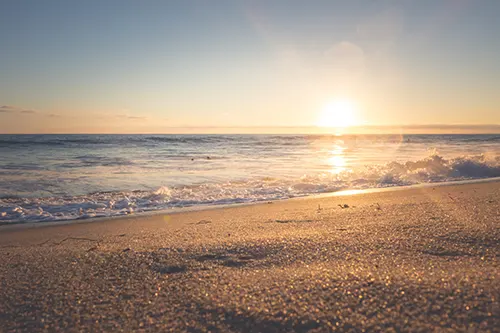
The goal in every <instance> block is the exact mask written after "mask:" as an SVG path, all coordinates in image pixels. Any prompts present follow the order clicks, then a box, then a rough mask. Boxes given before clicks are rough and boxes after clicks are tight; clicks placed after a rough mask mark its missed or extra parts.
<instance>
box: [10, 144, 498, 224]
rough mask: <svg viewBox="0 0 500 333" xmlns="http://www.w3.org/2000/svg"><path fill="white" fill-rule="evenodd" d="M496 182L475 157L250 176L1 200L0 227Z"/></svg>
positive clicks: (489, 162)
mask: <svg viewBox="0 0 500 333" xmlns="http://www.w3.org/2000/svg"><path fill="white" fill-rule="evenodd" d="M490 177H500V157H499V156H498V155H495V154H480V155H474V156H462V157H456V158H451V159H446V158H444V157H442V156H440V155H437V154H436V153H433V154H431V155H430V156H429V157H426V158H424V159H420V160H415V161H407V162H404V163H403V162H395V161H393V162H390V163H386V164H380V165H368V166H363V167H359V168H357V169H356V170H351V169H349V170H344V171H341V172H338V173H330V172H318V173H311V174H306V175H303V176H301V177H290V176H288V177H286V176H283V177H276V176H274V177H249V178H248V179H242V180H239V181H223V182H206V183H202V184H194V185H193V184H190V185H186V186H182V185H177V186H170V187H166V186H161V187H159V188H158V189H156V190H152V191H107V192H95V193H91V194H87V195H75V196H41V197H13V196H11V197H4V198H0V223H1V224H11V223H19V222H40V221H58V220H73V219H83V218H92V217H107V216H119V215H128V214H133V213H141V212H148V211H154V210H163V209H170V208H176V207H187V206H196V205H218V204H231V203H245V202H258V201H267V200H279V199H286V198H292V197H298V196H305V195H311V194H317V193H328V192H335V191H338V190H342V189H366V188H377V187H390V186H401V185H412V184H421V183H432V182H447V181H454V180H466V179H481V178H490Z"/></svg>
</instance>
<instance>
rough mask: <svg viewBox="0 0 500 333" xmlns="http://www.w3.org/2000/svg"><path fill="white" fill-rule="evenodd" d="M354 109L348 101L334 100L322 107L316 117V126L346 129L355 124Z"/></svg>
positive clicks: (352, 104)
mask: <svg viewBox="0 0 500 333" xmlns="http://www.w3.org/2000/svg"><path fill="white" fill-rule="evenodd" d="M355 113H356V108H355V105H354V103H353V102H352V101H350V100H348V99H338V100H334V101H332V102H330V103H328V104H326V105H325V106H324V107H323V110H321V114H320V115H319V117H318V121H317V126H319V127H334V128H346V127H350V126H353V125H355V123H356V117H355Z"/></svg>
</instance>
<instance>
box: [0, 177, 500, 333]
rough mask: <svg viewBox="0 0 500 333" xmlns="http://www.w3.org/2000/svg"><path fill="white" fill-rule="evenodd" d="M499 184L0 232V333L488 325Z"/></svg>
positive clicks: (496, 314) (495, 308) (499, 290)
mask: <svg viewBox="0 0 500 333" xmlns="http://www.w3.org/2000/svg"><path fill="white" fill-rule="evenodd" d="M499 254H500V182H491V183H476V184H467V185H452V186H439V187H426V188H414V189H405V190H397V191H386V192H379V193H368V194H358V195H352V196H333V197H323V198H308V199H300V200H288V201H282V202H274V203H272V204H260V205H252V206H242V207H232V208H224V209H215V210H207V211H199V212H186V213H180V214H171V215H168V216H165V215H157V216H151V217H130V218H124V219H113V220H107V221H99V222H85V223H77V224H69V225H59V226H49V227H31V228H22V229H3V230H2V231H0V258H1V260H0V276H1V279H0V331H5V332H9V331H24V332H38V331H50V332H54V331H120V330H122V331H135V330H142V331H168V330H171V331H190V332H205V331H212V332H218V331H220V332H247V331H248V332H284V331H298V332H306V331H313V332H314V331H318V332H327V331H334V330H338V331H356V332H359V331H362V330H363V329H364V330H368V331H425V332H427V331H439V332H443V331H447V330H448V331H472V332H475V331H497V332H498V331H500V306H499V301H498V300H499V298H500V267H499V263H498V258H499Z"/></svg>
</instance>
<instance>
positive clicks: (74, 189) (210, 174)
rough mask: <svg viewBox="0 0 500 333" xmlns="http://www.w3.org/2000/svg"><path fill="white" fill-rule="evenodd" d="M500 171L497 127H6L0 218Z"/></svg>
mask: <svg viewBox="0 0 500 333" xmlns="http://www.w3.org/2000/svg"><path fill="white" fill-rule="evenodd" d="M499 176H500V135H344V136H336V135H0V224H12V223H20V222H43V221H56V220H71V219H80V218H90V217H105V216H116V215H125V214H133V213H134V214H135V213H140V212H147V211H155V210H165V209H171V208H177V207H188V206H201V205H218V204H232V203H246V202H258V201H268V200H278V199H286V198H292V197H299V196H307V195H312V194H318V193H328V192H335V191H340V190H346V189H368V188H379V187H391V186H404V185H412V184H421V183H434V182H448V181H454V180H468V179H483V178H491V177H499Z"/></svg>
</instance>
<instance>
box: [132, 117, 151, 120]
mask: <svg viewBox="0 0 500 333" xmlns="http://www.w3.org/2000/svg"><path fill="white" fill-rule="evenodd" d="M127 119H135V120H146V119H148V117H140V116H127Z"/></svg>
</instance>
